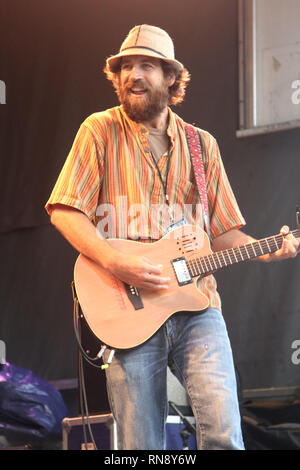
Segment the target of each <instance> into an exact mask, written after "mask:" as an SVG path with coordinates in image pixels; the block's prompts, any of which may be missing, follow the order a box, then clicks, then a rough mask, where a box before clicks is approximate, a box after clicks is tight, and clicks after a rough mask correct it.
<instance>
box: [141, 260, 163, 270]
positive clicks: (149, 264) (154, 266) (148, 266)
mask: <svg viewBox="0 0 300 470" xmlns="http://www.w3.org/2000/svg"><path fill="white" fill-rule="evenodd" d="M144 261H145V271H147V273H150V274H161V273H162V268H163V265H162V264H153V263H152V262H151V261H150V260H148V259H147V258H144Z"/></svg>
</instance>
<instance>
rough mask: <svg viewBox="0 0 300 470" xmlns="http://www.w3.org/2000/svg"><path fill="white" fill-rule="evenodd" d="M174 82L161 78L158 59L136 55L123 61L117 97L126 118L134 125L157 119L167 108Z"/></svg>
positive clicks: (162, 74)
mask: <svg viewBox="0 0 300 470" xmlns="http://www.w3.org/2000/svg"><path fill="white" fill-rule="evenodd" d="M174 80H175V78H174ZM174 80H173V78H172V77H168V78H166V77H165V76H164V73H163V69H162V67H161V63H160V60H159V59H155V58H152V57H146V56H138V55H136V56H128V57H124V58H123V59H122V62H121V71H120V76H119V93H118V94H119V99H120V102H121V104H123V106H124V109H125V111H126V113H127V114H128V116H129V117H130V118H131V119H132V120H134V121H136V122H147V121H151V120H152V119H154V118H155V117H157V116H158V115H159V114H160V113H161V112H162V111H163V110H164V109H165V108H166V106H167V105H168V99H169V91H168V89H169V86H171V85H172V84H173V82H174Z"/></svg>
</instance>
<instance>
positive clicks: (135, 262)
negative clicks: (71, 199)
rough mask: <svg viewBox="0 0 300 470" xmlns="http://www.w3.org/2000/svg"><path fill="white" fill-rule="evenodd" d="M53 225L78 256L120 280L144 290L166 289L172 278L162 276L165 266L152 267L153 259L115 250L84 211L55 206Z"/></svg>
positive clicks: (52, 217)
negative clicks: (85, 257) (83, 256)
mask: <svg viewBox="0 0 300 470" xmlns="http://www.w3.org/2000/svg"><path fill="white" fill-rule="evenodd" d="M51 223H52V224H53V225H54V226H55V227H56V228H57V229H58V230H59V231H60V232H61V234H62V235H63V236H64V237H65V238H66V239H67V240H68V242H69V243H70V244H71V245H72V246H73V247H74V248H75V249H76V250H77V251H79V253H82V254H83V255H85V256H87V257H88V258H90V259H92V260H93V261H95V262H96V263H98V264H99V265H100V266H101V267H102V268H104V269H106V270H108V271H110V272H111V273H112V274H114V275H115V276H116V277H117V278H118V279H120V280H121V281H123V282H126V283H127V284H129V285H134V286H136V287H143V288H145V289H156V290H159V289H167V287H168V282H169V280H170V279H169V278H166V277H163V276H162V275H161V273H162V266H160V265H158V266H157V265H153V264H152V261H151V260H149V259H147V258H145V257H143V256H135V255H130V254H127V253H125V252H122V251H119V250H116V249H115V248H113V247H112V246H111V245H110V244H109V242H108V241H106V240H105V239H104V238H103V237H102V236H101V234H100V233H99V232H98V231H97V230H96V227H95V226H94V225H93V224H92V222H90V220H89V219H88V217H87V216H86V215H85V214H83V213H82V212H80V211H77V210H76V209H73V208H69V207H67V206H62V205H56V206H55V208H54V210H53V212H52V215H51Z"/></svg>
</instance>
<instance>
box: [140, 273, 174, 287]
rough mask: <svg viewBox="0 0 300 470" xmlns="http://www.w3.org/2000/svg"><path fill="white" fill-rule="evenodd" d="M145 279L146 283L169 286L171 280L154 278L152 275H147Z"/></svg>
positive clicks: (160, 277)
mask: <svg viewBox="0 0 300 470" xmlns="http://www.w3.org/2000/svg"><path fill="white" fill-rule="evenodd" d="M144 279H145V281H146V282H150V283H152V284H155V285H160V284H167V283H168V282H169V281H170V280H171V278H170V277H162V276H154V275H153V274H150V273H146V274H145V276H144Z"/></svg>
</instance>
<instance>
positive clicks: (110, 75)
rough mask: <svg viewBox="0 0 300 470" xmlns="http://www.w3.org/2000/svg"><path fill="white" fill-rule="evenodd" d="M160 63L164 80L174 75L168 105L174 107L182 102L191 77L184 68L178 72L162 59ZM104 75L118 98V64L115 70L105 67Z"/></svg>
mask: <svg viewBox="0 0 300 470" xmlns="http://www.w3.org/2000/svg"><path fill="white" fill-rule="evenodd" d="M160 62H161V66H162V70H163V73H164V76H165V78H167V77H169V76H170V75H173V74H175V82H174V84H173V85H172V86H170V87H169V102H168V104H169V105H174V106H176V105H178V104H180V103H182V102H183V100H184V97H185V91H186V87H187V84H188V82H189V81H190V79H191V75H190V73H189V71H188V70H187V69H186V68H185V67H184V68H183V69H182V70H181V71H180V72H178V71H177V70H176V69H175V68H174V67H173V65H172V64H170V63H169V62H166V61H164V60H163V59H161V60H160ZM104 73H105V75H106V78H107V79H108V80H109V81H111V82H112V84H113V87H114V89H115V90H116V93H117V95H118V96H119V80H118V78H119V73H120V64H119V66H118V67H117V68H115V69H113V70H111V68H110V67H109V66H108V65H106V66H105V67H104Z"/></svg>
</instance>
